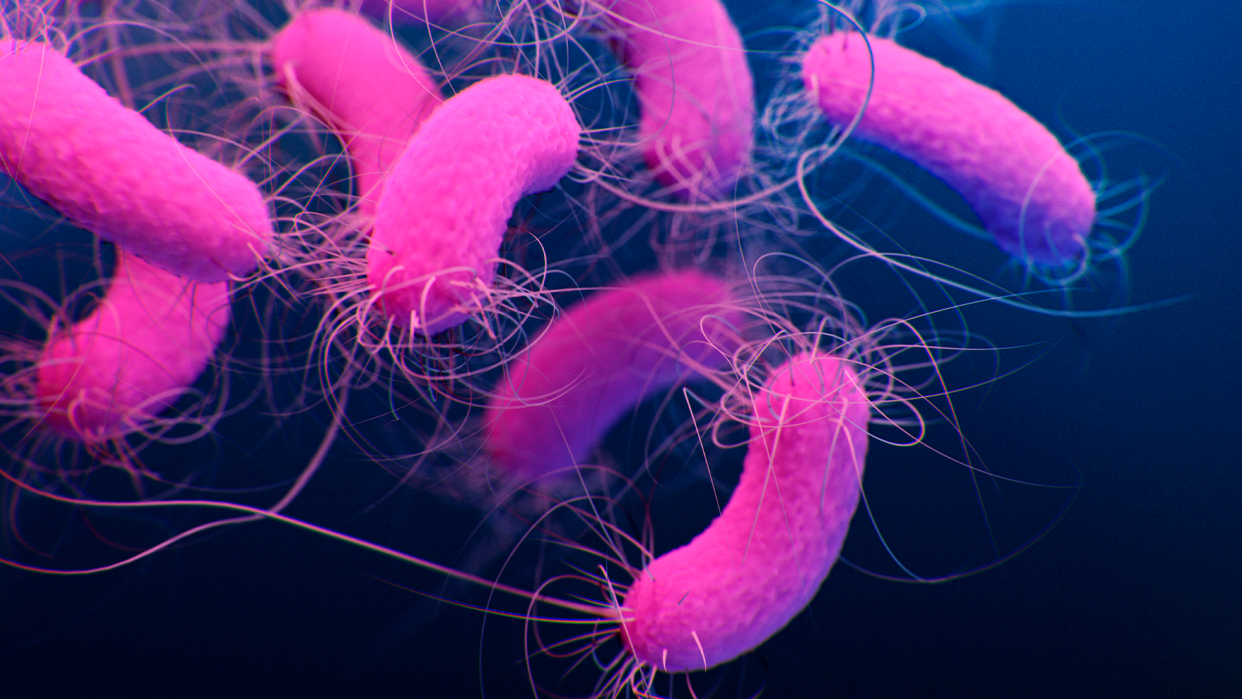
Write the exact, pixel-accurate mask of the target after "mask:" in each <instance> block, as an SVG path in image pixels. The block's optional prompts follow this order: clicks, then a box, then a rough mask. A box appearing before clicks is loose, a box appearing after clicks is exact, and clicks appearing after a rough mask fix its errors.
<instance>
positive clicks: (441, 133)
mask: <svg viewBox="0 0 1242 699" xmlns="http://www.w3.org/2000/svg"><path fill="white" fill-rule="evenodd" d="M581 133H582V127H581V126H580V125H579V124H578V119H577V117H576V116H575V115H574V111H573V109H572V108H571V107H570V106H569V103H568V102H566V101H565V98H564V97H563V96H562V95H561V93H560V91H559V90H557V89H556V87H555V86H554V85H552V84H551V83H548V82H546V81H543V80H539V79H537V78H531V77H527V76H523V75H499V76H495V77H491V78H486V79H484V80H480V81H479V82H477V83H475V84H473V85H471V86H470V87H468V88H466V89H465V90H462V91H461V92H460V93H458V94H457V95H455V96H454V97H452V98H450V99H448V100H447V101H445V102H444V104H442V105H441V106H440V108H439V109H437V110H436V111H435V113H434V114H432V115H431V117H430V118H429V119H428V120H427V121H426V122H425V123H424V124H423V127H422V129H420V130H419V132H418V133H417V134H416V135H415V136H414V138H412V139H410V143H409V145H408V146H407V148H406V149H405V152H404V153H402V154H401V157H400V158H399V159H398V160H397V163H396V165H395V166H394V167H393V169H392V172H391V174H390V175H389V177H388V180H387V181H386V183H385V185H384V190H383V192H382V194H381V195H380V200H379V206H378V208H377V210H376V215H375V227H374V230H373V232H372V236H371V245H370V248H369V249H368V250H367V279H368V282H369V284H370V285H371V288H372V289H373V290H374V291H375V293H376V295H377V297H378V299H377V303H378V305H379V307H380V308H381V309H382V310H383V311H384V313H385V314H386V315H387V316H388V318H389V319H390V320H391V321H392V322H393V323H394V324H395V325H397V326H400V327H406V328H409V329H411V330H414V331H417V332H419V333H422V334H424V335H427V336H431V335H435V334H436V333H439V332H442V331H444V330H447V329H449V328H453V327H456V326H458V325H460V324H462V323H463V322H465V321H466V319H467V318H468V317H469V316H470V315H472V314H474V313H476V312H477V311H479V310H481V309H482V308H483V307H484V306H485V299H486V298H487V297H488V295H489V294H490V293H491V286H492V282H493V281H494V280H495V277H496V266H497V264H498V262H499V250H500V245H501V243H502V242H503V240H504V234H505V230H506V224H507V221H508V219H509V217H510V216H511V215H512V213H513V207H514V206H515V205H516V204H517V202H518V199H519V198H520V197H522V196H524V195H527V194H533V193H535V192H541V191H544V190H547V189H551V188H552V187H554V186H555V185H556V183H557V182H558V181H559V180H560V179H561V178H562V177H564V176H565V175H566V174H568V173H569V170H570V168H571V167H573V164H574V160H575V158H576V157H577V153H578V140H579V138H580V137H581Z"/></svg>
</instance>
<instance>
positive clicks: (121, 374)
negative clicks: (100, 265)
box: [35, 252, 230, 443]
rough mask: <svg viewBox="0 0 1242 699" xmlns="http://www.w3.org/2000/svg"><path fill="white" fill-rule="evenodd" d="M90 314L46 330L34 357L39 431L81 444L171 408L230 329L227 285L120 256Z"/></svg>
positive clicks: (123, 431)
mask: <svg viewBox="0 0 1242 699" xmlns="http://www.w3.org/2000/svg"><path fill="white" fill-rule="evenodd" d="M117 258H118V259H117V265H116V271H115V273H114V274H113V276H112V279H111V280H110V282H109V284H108V290H107V292H106V294H105V295H104V297H103V298H102V299H100V301H99V303H98V304H97V305H96V306H95V308H94V310H92V311H91V313H90V315H88V316H87V317H85V318H83V319H82V320H79V321H78V322H76V323H74V324H73V325H72V326H71V327H52V328H51V329H49V332H48V341H47V344H46V345H45V346H44V348H43V352H42V355H41V356H40V357H39V361H38V377H37V384H36V386H35V401H36V405H37V407H38V409H39V410H40V411H41V412H42V413H43V416H42V418H41V419H40V422H41V424H42V425H44V426H46V427H48V428H50V429H53V430H55V431H56V432H57V433H59V434H61V435H62V436H65V437H69V438H71V439H74V440H77V441H80V442H88V443H89V442H99V441H104V440H112V439H117V438H120V437H122V436H124V435H126V434H128V433H130V432H133V431H135V430H137V429H139V428H141V427H142V426H143V425H144V424H145V423H148V422H150V421H151V420H153V419H155V418H156V417H157V416H158V415H159V414H160V413H161V412H162V411H163V410H165V409H166V408H168V407H170V406H171V405H172V404H173V403H174V402H176V400H177V398H179V397H180V396H181V394H182V393H184V392H185V391H186V389H188V388H189V387H190V386H191V385H192V384H193V383H194V381H195V380H196V379H197V378H198V376H199V374H201V373H202V372H203V370H204V369H205V368H206V367H207V365H208V364H209V363H210V362H211V359H212V357H213V356H214V355H215V353H216V348H217V347H218V346H219V344H220V341H221V340H222V339H223V338H224V333H225V331H226V330H227V328H228V326H229V318H230V312H229V288H228V287H229V285H228V282H216V283H203V282H195V281H191V280H187V279H182V278H180V277H178V276H176V275H174V274H171V273H169V272H166V271H164V270H162V269H160V268H159V267H155V266H154V265H151V264H149V263H147V262H144V261H143V260H142V259H141V258H138V257H135V256H132V255H129V254H126V253H123V252H121V253H118V255H117Z"/></svg>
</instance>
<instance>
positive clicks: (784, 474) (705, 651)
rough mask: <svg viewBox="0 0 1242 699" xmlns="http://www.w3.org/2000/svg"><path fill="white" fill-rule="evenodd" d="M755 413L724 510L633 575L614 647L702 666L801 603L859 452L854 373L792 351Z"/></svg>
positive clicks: (852, 489) (682, 665)
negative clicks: (694, 534)
mask: <svg viewBox="0 0 1242 699" xmlns="http://www.w3.org/2000/svg"><path fill="white" fill-rule="evenodd" d="M753 406H754V408H753V412H754V415H753V416H752V420H753V422H751V425H750V441H749V445H748V447H747V449H748V451H747V453H746V459H745V462H744V465H743V470H742V477H741V480H740V481H739V483H738V486H737V489H736V490H735V491H733V495H732V497H731V498H730V499H729V503H728V504H727V505H726V506H725V508H724V510H723V511H722V513H721V514H720V516H719V517H717V518H716V519H715V520H714V521H713V522H712V523H711V524H710V525H708V527H707V529H706V530H704V531H703V532H702V533H701V534H699V535H698V536H697V537H695V538H694V540H693V541H691V542H690V543H689V544H687V545H685V546H682V547H681V548H678V549H675V550H673V551H670V552H668V553H666V554H664V555H663V556H660V557H659V558H656V559H655V560H654V561H652V562H651V564H650V565H648V566H647V568H646V569H645V570H643V571H642V572H641V573H639V575H638V578H637V579H636V580H635V581H634V582H633V584H632V585H631V586H630V588H629V591H628V593H627V594H626V595H625V599H624V601H623V602H622V605H621V609H620V610H619V613H620V615H621V632H622V637H623V640H624V642H625V645H626V647H627V648H628V649H629V651H630V652H631V653H632V654H633V656H634V658H635V659H636V660H637V661H638V662H640V663H642V664H644V665H647V666H650V667H654V668H655V669H657V670H662V671H665V672H685V671H691V670H703V669H706V668H710V667H714V666H716V665H719V664H721V663H724V662H728V661H730V660H732V659H734V658H736V657H738V656H740V655H742V654H743V653H746V652H748V651H750V650H751V649H753V648H755V647H757V646H758V645H759V644H761V643H763V642H764V641H766V640H767V639H768V638H769V637H771V636H772V635H773V634H775V633H776V632H777V631H779V630H780V629H782V628H783V627H784V626H785V625H786V624H788V623H789V621H790V620H791V619H793V618H794V617H795V616H797V615H798V613H799V612H801V611H802V609H803V608H805V607H806V605H807V604H809V603H810V602H811V600H812V599H813V598H814V597H815V593H816V592H817V591H818V590H819V586H820V584H821V583H822V582H823V581H824V579H825V578H826V577H827V576H828V571H829V570H830V569H831V568H832V565H833V563H835V562H836V560H837V555H838V553H840V550H841V545H842V543H843V542H844V540H845V534H846V531H847V530H848V528H849V523H850V518H851V517H852V516H853V515H854V510H855V508H856V507H857V505H858V499H859V493H860V487H861V483H862V476H863V465H864V461H865V459H866V456H867V422H868V416H869V414H870V403H869V402H868V400H867V396H866V395H865V394H864V393H863V388H862V385H861V384H860V382H859V380H858V376H857V375H856V374H855V372H854V370H853V368H851V366H850V365H849V363H847V362H846V361H843V360H841V359H838V358H836V357H834V356H832V355H828V354H822V353H806V354H802V355H799V356H796V357H794V358H793V359H791V360H789V362H787V363H786V364H784V365H782V366H781V367H780V368H778V369H777V370H776V371H775V372H774V373H773V375H772V376H771V378H770V379H768V381H767V383H766V385H765V386H764V387H763V389H762V390H759V391H758V392H757V395H756V396H755V397H754V401H753Z"/></svg>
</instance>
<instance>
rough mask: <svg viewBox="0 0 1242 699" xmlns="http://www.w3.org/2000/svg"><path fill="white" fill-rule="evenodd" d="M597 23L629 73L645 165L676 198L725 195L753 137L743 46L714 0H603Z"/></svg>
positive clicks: (743, 164) (751, 98) (749, 84)
mask: <svg viewBox="0 0 1242 699" xmlns="http://www.w3.org/2000/svg"><path fill="white" fill-rule="evenodd" d="M601 7H602V8H603V9H604V11H605V12H606V19H605V20H604V27H605V29H604V31H605V32H606V34H607V35H608V37H609V39H610V42H611V44H612V45H613V46H614V48H615V50H616V52H617V55H618V56H619V57H620V59H621V60H622V62H624V63H625V64H626V66H628V68H629V70H630V72H632V73H633V75H634V91H635V93H636V94H637V96H638V101H639V103H640V104H641V106H642V118H641V120H640V121H639V140H640V147H641V148H642V151H643V155H644V157H645V159H646V161H647V167H648V168H650V169H651V171H652V172H653V173H655V176H656V178H657V179H658V180H659V181H660V183H661V184H664V185H665V186H667V187H670V188H671V189H672V190H673V191H674V192H676V193H677V194H678V195H679V196H681V197H682V198H684V199H690V200H695V199H700V198H715V197H720V196H724V195H726V194H727V193H728V192H729V190H730V189H731V188H732V187H733V185H734V183H735V182H736V181H737V178H738V175H739V174H740V173H741V171H742V170H743V169H744V168H745V167H746V165H747V162H748V160H749V158H750V151H751V145H752V142H753V140H754V134H753V129H754V121H755V97H754V85H753V82H754V81H753V78H752V77H751V73H750V65H749V64H748V63H747V59H746V49H745V46H744V45H743V44H742V37H741V35H740V34H739V33H738V30H737V27H736V26H735V25H734V24H733V20H732V19H730V18H729V13H728V11H726V10H725V7H724V5H723V4H721V2H720V0H693V1H684V0H609V1H607V2H603V3H601Z"/></svg>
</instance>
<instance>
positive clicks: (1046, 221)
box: [802, 31, 1095, 266]
mask: <svg viewBox="0 0 1242 699" xmlns="http://www.w3.org/2000/svg"><path fill="white" fill-rule="evenodd" d="M868 46H870V51H868ZM873 56H874V73H873V63H872V57H873ZM873 77H874V80H873ZM802 78H803V82H804V83H805V86H806V89H807V91H808V92H809V93H810V95H811V97H812V98H813V99H814V100H815V102H816V103H817V104H818V105H819V108H820V109H821V110H822V111H823V113H824V115H825V116H826V117H827V118H828V121H830V122H831V123H832V124H834V125H836V126H840V127H845V126H846V125H848V124H850V123H852V122H853V121H854V119H855V117H856V116H858V114H859V112H860V111H861V112H862V116H861V118H860V119H859V120H858V124H857V126H856V128H855V130H854V132H853V135H855V136H857V137H858V138H860V139H862V140H865V141H870V142H873V143H876V144H878V145H881V146H883V147H884V148H887V149H888V150H891V151H893V152H894V153H897V154H898V155H900V156H902V157H904V158H908V159H910V160H912V161H914V162H915V163H918V164H919V165H920V166H922V167H924V168H926V169H927V170H929V171H930V172H931V173H932V174H934V175H935V176H936V177H938V178H940V179H941V180H943V181H944V182H945V183H946V184H948V185H949V186H950V187H952V188H953V189H955V190H957V192H958V193H959V194H961V195H962V197H963V198H964V199H965V200H966V202H967V203H968V204H969V205H970V207H971V208H972V209H974V211H975V213H976V214H977V215H978V216H979V218H980V220H982V221H983V224H984V227H985V228H986V229H987V230H988V231H989V232H990V233H991V234H992V236H993V239H994V240H995V241H996V244H997V245H998V246H1000V248H1001V249H1002V250H1004V251H1005V252H1007V253H1009V254H1010V255H1013V256H1014V257H1016V258H1018V259H1019V260H1022V261H1024V262H1032V263H1036V264H1042V265H1054V266H1056V265H1068V264H1075V263H1077V262H1078V261H1079V260H1081V259H1082V257H1083V255H1084V254H1085V252H1086V249H1087V237H1088V236H1089V235H1090V233H1091V228H1092V226H1093V225H1094V222H1095V192H1094V191H1093V190H1092V188H1091V184H1090V183H1089V182H1088V181H1087V179H1086V177H1084V176H1083V174H1082V170H1081V168H1080V167H1079V166H1078V162H1077V161H1076V160H1074V158H1073V157H1072V156H1071V155H1070V154H1069V153H1067V152H1066V150H1065V148H1064V147H1062V146H1061V144H1060V142H1059V141H1057V138H1056V137H1055V136H1053V135H1052V133H1051V132H1049V131H1048V129H1047V128H1045V127H1044V126H1043V125H1042V124H1040V123H1039V122H1038V121H1036V120H1035V119H1034V118H1032V117H1031V116H1030V115H1028V114H1027V113H1026V112H1024V111H1022V110H1021V109H1020V108H1018V107H1017V105H1015V104H1014V103H1013V102H1010V101H1009V100H1008V99H1006V98H1005V97H1004V96H1003V95H1001V94H1000V93H999V92H996V91H995V90H992V89H989V88H987V87H984V86H983V85H980V84H978V83H976V82H974V81H972V80H969V79H968V78H966V77H964V76H962V75H961V74H959V73H957V72H956V71H954V70H952V69H950V68H947V67H945V66H943V65H941V64H940V63H938V62H936V61H934V60H932V59H930V58H927V57H925V56H922V55H920V54H918V53H916V52H915V51H912V50H910V49H907V48H904V47H902V46H900V45H899V44H897V43H896V42H895V41H893V40H891V39H883V38H879V37H875V36H868V37H866V40H865V41H864V38H863V36H862V35H861V34H858V33H857V32H849V31H844V32H836V33H833V34H829V35H826V36H824V37H821V38H820V39H819V40H817V41H816V42H815V43H814V44H813V45H812V46H811V48H810V49H809V50H808V51H807V52H806V54H805V56H804V57H803V59H802Z"/></svg>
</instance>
